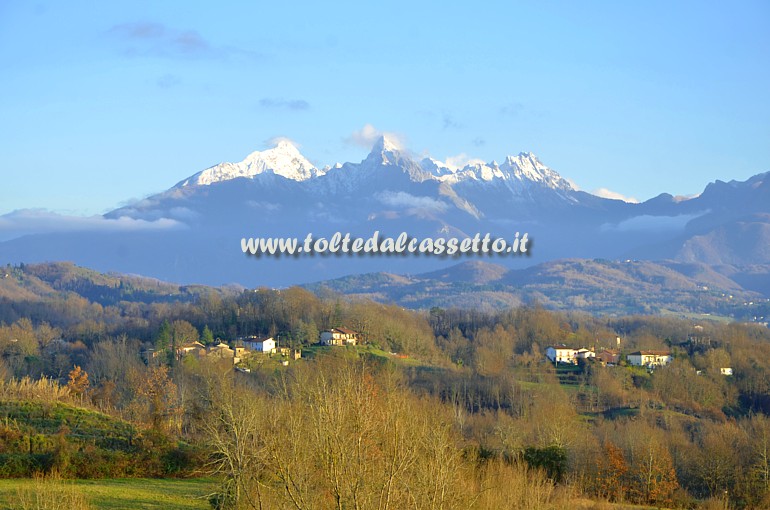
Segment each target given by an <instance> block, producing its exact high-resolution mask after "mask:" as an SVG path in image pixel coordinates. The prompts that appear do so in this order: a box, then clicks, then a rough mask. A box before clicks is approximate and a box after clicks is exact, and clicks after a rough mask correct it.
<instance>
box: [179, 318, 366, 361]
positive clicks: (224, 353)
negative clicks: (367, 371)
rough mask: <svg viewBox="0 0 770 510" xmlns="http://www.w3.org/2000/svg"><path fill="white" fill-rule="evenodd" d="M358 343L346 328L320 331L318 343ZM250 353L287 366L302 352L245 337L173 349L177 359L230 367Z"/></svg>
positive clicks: (269, 340)
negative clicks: (228, 363)
mask: <svg viewBox="0 0 770 510" xmlns="http://www.w3.org/2000/svg"><path fill="white" fill-rule="evenodd" d="M360 341H361V337H360V335H359V334H358V333H357V332H355V331H353V330H351V329H348V328H344V327H339V328H332V329H328V330H325V331H322V332H321V333H320V334H319V343H320V344H321V345H332V346H345V345H358V344H359V343H360ZM252 353H257V354H262V355H270V356H272V355H280V356H284V357H286V358H287V359H286V360H285V361H284V362H283V363H284V364H288V359H294V360H297V359H299V358H301V357H302V351H300V350H299V349H290V348H288V347H281V346H280V345H279V343H278V342H277V341H276V339H275V338H273V337H271V336H267V337H262V336H255V335H252V336H245V337H240V338H238V339H237V340H236V341H235V342H234V343H233V346H231V345H230V344H228V343H226V342H222V341H221V340H220V341H219V342H217V343H215V344H213V345H210V346H208V347H207V346H205V345H203V344H202V343H200V342H189V343H186V344H184V345H182V346H179V347H177V350H176V355H177V358H180V359H181V358H182V357H184V356H187V355H191V354H192V355H195V356H198V357H207V358H213V359H231V360H232V361H233V364H234V365H237V364H238V363H240V362H241V360H242V359H243V358H245V357H246V356H249V355H251V354H252Z"/></svg>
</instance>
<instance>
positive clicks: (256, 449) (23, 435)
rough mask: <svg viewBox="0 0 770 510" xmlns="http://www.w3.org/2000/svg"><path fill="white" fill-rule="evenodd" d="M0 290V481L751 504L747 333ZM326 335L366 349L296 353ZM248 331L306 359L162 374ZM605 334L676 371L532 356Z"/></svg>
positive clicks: (757, 367) (163, 287) (326, 499)
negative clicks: (165, 482)
mask: <svg viewBox="0 0 770 510" xmlns="http://www.w3.org/2000/svg"><path fill="white" fill-rule="evenodd" d="M5 275H6V276H5V278H3V280H2V281H0V324H1V325H0V381H2V383H0V476H4V477H20V476H30V475H31V474H32V473H33V472H35V471H56V472H58V473H60V474H61V475H62V476H65V477H104V476H106V477H118V476H159V477H160V476H197V475H203V474H212V475H215V476H216V477H217V479H218V480H221V487H220V489H219V490H218V491H216V493H215V494H212V495H211V503H212V506H213V507H216V508H302V509H315V508H339V509H341V508H361V509H368V508H394V509H395V508H399V509H400V508H458V509H459V508H484V509H486V508H506V507H511V508H563V507H567V506H578V503H580V504H581V505H583V507H586V508H590V507H591V506H592V505H596V507H597V508H599V507H601V505H606V504H609V503H636V504H644V505H650V506H653V507H667V508H668V507H670V508H695V507H698V506H705V507H708V508H727V507H729V508H768V507H770V419H769V418H768V414H770V330H768V329H767V328H766V327H762V326H758V325H747V324H736V323H733V324H723V323H716V322H710V321H707V320H698V321H694V320H692V319H680V318H662V317H655V316H633V317H623V318H602V317H593V316H588V315H581V314H570V313H564V312H560V313H555V312H550V311H547V310H545V309H543V308H541V307H538V306H531V307H525V308H516V309H510V310H505V311H500V312H492V313H482V312H476V311H472V310H457V309H439V308H433V309H431V310H426V311H411V310H406V309H403V308H401V307H398V306H391V305H383V304H378V303H374V302H371V301H365V300H355V301H352V300H348V299H344V298H342V297H340V296H336V295H332V294H329V295H324V294H323V293H321V295H316V294H312V293H310V292H308V291H306V290H303V289H299V288H290V289H285V290H270V289H257V290H236V289H210V288H204V287H199V288H180V287H177V286H171V285H168V284H162V283H160V282H148V281H146V280H141V279H131V278H119V277H115V276H106V275H99V274H98V273H93V272H89V271H81V270H80V269H79V268H73V267H71V266H61V265H41V266H26V267H25V266H22V267H8V268H7V269H6V272H5ZM0 276H2V274H0ZM336 326H346V327H348V328H351V329H354V330H356V331H358V332H360V333H361V335H362V338H363V340H364V343H363V345H361V346H357V347H327V348H321V347H318V346H315V345H313V344H315V343H316V342H317V339H318V334H319V331H321V330H323V329H326V328H330V327H336ZM257 334H263V335H274V336H277V337H278V336H279V337H280V338H281V341H282V343H284V344H285V345H290V346H292V347H295V348H301V349H302V350H303V358H302V359H301V360H297V361H293V362H292V363H290V364H289V366H282V365H281V364H278V363H273V362H265V363H258V364H254V363H252V364H251V365H250V366H251V367H252V370H251V372H250V373H243V372H238V371H235V370H234V369H233V365H232V362H231V361H229V360H220V361H210V360H208V359H206V358H198V357H196V356H185V357H178V356H175V355H174V352H175V351H176V347H177V346H180V345H182V344H184V343H187V342H190V341H194V340H197V341H201V342H202V343H204V344H210V343H213V342H216V341H217V340H224V341H231V340H234V339H235V338H237V337H238V336H242V335H257ZM618 337H620V339H621V344H620V348H621V350H622V351H623V352H624V353H628V352H631V351H634V350H639V349H666V350H670V351H671V352H672V353H673V355H674V361H673V362H672V364H671V365H670V366H668V367H661V368H657V369H655V370H654V371H649V370H647V369H644V368H641V367H630V366H626V364H625V363H621V364H620V365H619V366H602V365H601V364H599V363H594V362H588V363H585V364H581V365H578V366H574V367H554V366H553V364H551V363H549V362H547V361H546V360H545V356H544V352H545V348H546V346H548V345H551V344H559V343H564V344H566V345H568V346H572V347H583V346H585V347H595V348H601V347H616V346H617V338H618ZM150 350H152V352H156V353H159V355H158V356H157V357H155V358H150V357H147V356H144V357H143V356H142V353H143V352H149V351H150ZM723 367H730V368H732V370H733V375H731V376H725V375H722V374H721V373H720V369H721V368H723ZM88 430H91V431H93V430H98V431H99V433H92V434H89V433H87V431H88Z"/></svg>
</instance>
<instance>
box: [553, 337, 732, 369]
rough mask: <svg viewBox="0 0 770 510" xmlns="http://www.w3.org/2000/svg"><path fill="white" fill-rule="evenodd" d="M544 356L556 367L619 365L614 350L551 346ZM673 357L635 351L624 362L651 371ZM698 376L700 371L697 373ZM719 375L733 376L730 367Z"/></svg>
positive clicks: (664, 364)
mask: <svg viewBox="0 0 770 510" xmlns="http://www.w3.org/2000/svg"><path fill="white" fill-rule="evenodd" d="M545 356H546V358H548V360H549V361H551V362H552V363H553V364H555V365H558V364H561V363H566V364H570V365H577V364H579V363H581V362H586V361H589V360H591V361H594V362H598V363H601V364H602V365H606V366H613V365H617V364H618V363H620V359H621V358H620V351H619V350H615V349H602V350H601V351H599V352H598V353H597V352H595V351H594V350H593V349H586V348H585V347H582V348H580V349H574V348H572V347H567V346H566V345H563V344H562V345H552V346H550V347H548V348H546V350H545ZM672 359H673V357H672V356H671V353H670V352H669V351H635V352H630V353H628V354H626V362H627V363H628V364H629V365H631V366H635V367H646V368H647V369H649V370H652V369H654V368H656V367H663V366H666V365H668V364H669V363H671V361H672ZM698 373H699V374H700V371H698ZM719 373H720V374H721V375H727V376H729V375H733V369H732V368H730V367H725V368H720V369H719Z"/></svg>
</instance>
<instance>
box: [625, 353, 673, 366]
mask: <svg viewBox="0 0 770 510" xmlns="http://www.w3.org/2000/svg"><path fill="white" fill-rule="evenodd" d="M626 358H627V359H628V363H629V364H630V365H634V366H637V367H660V366H664V365H668V364H669V363H671V359H672V358H671V353H670V352H668V351H636V352H632V353H630V354H628V356H626Z"/></svg>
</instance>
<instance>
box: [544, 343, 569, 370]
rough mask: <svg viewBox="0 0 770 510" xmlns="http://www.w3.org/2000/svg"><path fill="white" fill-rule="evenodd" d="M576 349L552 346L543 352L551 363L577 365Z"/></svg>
mask: <svg viewBox="0 0 770 510" xmlns="http://www.w3.org/2000/svg"><path fill="white" fill-rule="evenodd" d="M576 354H577V349H573V348H572V347H567V346H566V345H552V346H550V347H548V348H547V349H546V350H545V356H546V358H548V359H549V360H551V362H552V363H572V364H573V365H574V364H575V363H577V361H576V357H575V356H576Z"/></svg>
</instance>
